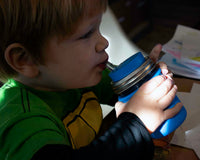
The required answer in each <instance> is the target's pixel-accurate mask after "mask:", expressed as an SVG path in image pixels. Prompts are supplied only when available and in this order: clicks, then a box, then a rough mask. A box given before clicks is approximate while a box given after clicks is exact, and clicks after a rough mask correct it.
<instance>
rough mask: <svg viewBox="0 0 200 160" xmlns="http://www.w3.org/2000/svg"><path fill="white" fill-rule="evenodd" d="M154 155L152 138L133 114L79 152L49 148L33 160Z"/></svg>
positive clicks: (62, 147) (147, 158)
mask: <svg viewBox="0 0 200 160" xmlns="http://www.w3.org/2000/svg"><path fill="white" fill-rule="evenodd" d="M153 154H154V145H153V142H152V139H151V136H150V134H149V133H148V131H147V129H146V128H145V126H144V125H143V123H142V122H141V120H140V119H139V118H138V117H137V116H136V115H134V114H132V113H123V114H121V115H120V116H119V118H118V120H117V122H116V123H114V124H113V125H112V126H111V127H110V129H109V130H107V131H106V132H105V134H104V135H103V136H101V137H99V138H98V139H96V140H94V141H93V142H92V143H91V144H90V145H88V146H86V147H82V148H80V149H78V150H73V149H72V148H71V147H70V146H66V145H46V146H44V147H43V148H42V149H40V150H39V151H38V152H37V153H36V154H35V155H34V157H33V158H32V159H34V160H40V159H55V160H64V159H70V160H78V159H87V160H88V159H95V160H96V159H101V160H102V159H103V160H107V159H109V160H112V159H113V160H116V159H120V160H122V159H124V158H129V159H130V158H131V160H143V159H144V160H150V159H153Z"/></svg>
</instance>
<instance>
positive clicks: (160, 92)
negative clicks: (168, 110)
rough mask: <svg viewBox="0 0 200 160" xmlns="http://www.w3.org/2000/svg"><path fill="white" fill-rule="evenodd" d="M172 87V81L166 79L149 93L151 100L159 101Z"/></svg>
mask: <svg viewBox="0 0 200 160" xmlns="http://www.w3.org/2000/svg"><path fill="white" fill-rule="evenodd" d="M163 77H164V76H163ZM173 86H174V81H173V80H172V79H170V78H166V79H165V80H164V81H163V82H162V83H161V84H160V85H159V86H158V87H157V88H155V89H154V90H153V92H152V93H151V96H152V98H153V99H155V100H157V101H159V100H160V99H161V98H163V97H164V96H166V95H167V94H168V93H169V92H170V90H171V89H172V87H173Z"/></svg>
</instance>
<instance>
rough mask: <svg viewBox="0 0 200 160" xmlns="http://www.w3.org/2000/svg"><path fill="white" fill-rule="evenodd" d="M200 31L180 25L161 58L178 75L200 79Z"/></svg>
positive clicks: (165, 46) (164, 47) (164, 46)
mask: <svg viewBox="0 0 200 160" xmlns="http://www.w3.org/2000/svg"><path fill="white" fill-rule="evenodd" d="M199 42H200V31H199V30H196V29H193V28H190V27H186V26H182V25H178V26H177V28H176V31H175V34H174V36H173V37H172V39H171V40H170V41H169V42H167V43H166V44H165V45H163V48H162V50H163V52H165V53H166V54H165V55H164V56H163V57H162V58H161V61H164V62H165V63H166V64H167V65H168V66H169V68H170V69H171V70H172V71H173V72H174V73H175V74H178V75H182V76H185V77H190V78H196V79H200V44H199Z"/></svg>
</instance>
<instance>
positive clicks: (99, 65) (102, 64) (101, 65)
mask: <svg viewBox="0 0 200 160" xmlns="http://www.w3.org/2000/svg"><path fill="white" fill-rule="evenodd" d="M107 62H108V59H106V60H105V61H104V62H102V63H100V64H98V67H99V68H101V69H102V70H104V69H106V64H107Z"/></svg>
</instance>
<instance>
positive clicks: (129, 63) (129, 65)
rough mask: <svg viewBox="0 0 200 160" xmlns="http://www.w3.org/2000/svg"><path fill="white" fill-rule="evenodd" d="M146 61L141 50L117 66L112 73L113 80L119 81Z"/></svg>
mask: <svg viewBox="0 0 200 160" xmlns="http://www.w3.org/2000/svg"><path fill="white" fill-rule="evenodd" d="M144 62H145V58H144V56H143V55H142V53H141V52H138V53H136V54H134V55H132V56H131V57H129V58H128V59H127V60H125V61H124V62H122V63H121V64H120V65H119V66H117V67H116V68H115V69H114V70H113V71H112V72H111V73H110V74H109V76H110V78H111V79H112V81H113V82H117V81H119V80H121V79H123V78H124V77H126V76H128V75H129V74H130V73H132V72H133V71H135V70H136V69H137V68H138V67H140V66H141V65H142V64H143V63H144Z"/></svg>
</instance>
